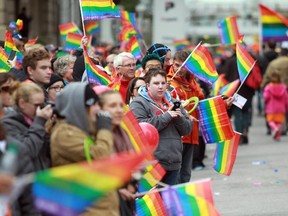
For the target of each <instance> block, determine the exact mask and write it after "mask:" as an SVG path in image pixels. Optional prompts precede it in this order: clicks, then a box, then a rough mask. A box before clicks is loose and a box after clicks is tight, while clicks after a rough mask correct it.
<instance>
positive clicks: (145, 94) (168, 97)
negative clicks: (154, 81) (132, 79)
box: [138, 86, 171, 104]
mask: <svg viewBox="0 0 288 216" xmlns="http://www.w3.org/2000/svg"><path fill="white" fill-rule="evenodd" d="M138 93H139V95H141V96H142V97H144V98H145V99H146V100H148V101H150V102H152V103H154V104H156V103H155V102H154V101H153V100H152V98H151V97H150V96H149V95H148V90H147V87H146V86H142V87H140V88H139V90H138ZM164 97H165V98H166V100H167V101H169V102H170V101H171V95H170V94H169V92H168V91H166V92H165V94H164Z"/></svg>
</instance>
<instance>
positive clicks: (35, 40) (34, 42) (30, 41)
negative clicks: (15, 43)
mask: <svg viewBox="0 0 288 216" xmlns="http://www.w3.org/2000/svg"><path fill="white" fill-rule="evenodd" d="M37 41H38V37H36V38H34V39H29V40H28V41H27V43H26V44H29V45H34V44H36V43H37Z"/></svg>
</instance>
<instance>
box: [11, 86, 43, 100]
mask: <svg viewBox="0 0 288 216" xmlns="http://www.w3.org/2000/svg"><path fill="white" fill-rule="evenodd" d="M35 93H43V95H44V91H43V89H42V88H41V87H40V86H38V85H37V84H36V83H33V82H22V83H19V84H18V86H17V88H16V89H15V91H14V92H13V99H14V102H15V104H16V105H19V100H20V99H23V100H24V101H26V102H29V100H30V96H31V95H34V94H35Z"/></svg>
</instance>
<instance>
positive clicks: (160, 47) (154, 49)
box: [146, 43, 171, 64]
mask: <svg viewBox="0 0 288 216" xmlns="http://www.w3.org/2000/svg"><path fill="white" fill-rule="evenodd" d="M168 51H171V50H170V49H169V48H168V47H167V46H166V45H164V44H160V43H155V44H153V45H152V46H151V47H150V48H149V49H148V50H147V52H146V55H148V54H152V53H156V54H157V55H158V56H159V57H160V59H161V61H162V63H163V64H164V59H165V57H166V54H167V52H168Z"/></svg>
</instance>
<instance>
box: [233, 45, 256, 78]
mask: <svg viewBox="0 0 288 216" xmlns="http://www.w3.org/2000/svg"><path fill="white" fill-rule="evenodd" d="M236 58H237V68H238V73H239V78H240V80H241V83H243V82H244V81H245V79H246V78H247V76H248V75H249V73H250V71H251V70H252V68H253V67H254V65H255V63H256V61H255V60H254V59H253V58H252V56H251V55H250V54H249V53H248V51H247V50H246V49H245V48H244V47H243V46H242V45H241V44H240V43H239V41H237V43H236Z"/></svg>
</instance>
